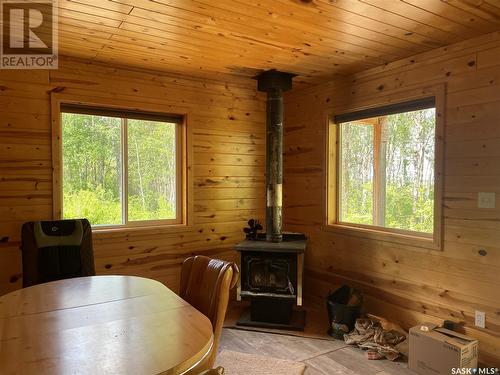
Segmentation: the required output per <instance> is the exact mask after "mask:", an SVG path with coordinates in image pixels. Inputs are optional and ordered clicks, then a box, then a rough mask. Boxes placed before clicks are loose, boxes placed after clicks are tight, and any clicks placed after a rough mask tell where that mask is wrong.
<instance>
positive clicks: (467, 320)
mask: <svg viewBox="0 0 500 375" xmlns="http://www.w3.org/2000/svg"><path fill="white" fill-rule="evenodd" d="M443 83H445V84H446V90H447V94H446V97H445V107H446V108H445V113H444V114H445V150H444V153H445V158H444V193H443V196H444V200H443V202H442V204H443V210H444V211H443V216H444V220H443V221H444V223H443V224H444V235H443V237H444V238H443V240H444V242H443V249H442V251H439V250H425V249H422V248H417V247H411V246H402V245H397V244H392V243H389V242H381V241H376V240H368V239H365V238H362V237H353V236H346V235H340V234H337V233H333V232H331V231H328V230H325V223H326V202H325V200H326V175H325V173H326V169H325V167H326V155H327V153H326V151H325V150H326V148H325V147H326V146H325V142H326V139H327V137H326V133H325V131H326V123H327V116H328V115H327V114H328V113H332V114H333V113H342V112H345V111H349V110H353V109H356V108H359V107H363V106H370V105H374V104H387V103H390V102H394V101H398V100H401V99H402V98H403V99H404V98H405V97H408V96H411V95H412V94H415V93H419V92H423V91H425V90H426V87H429V86H431V85H436V84H443ZM499 124H500V34H499V33H493V34H488V35H486V36H483V37H480V38H476V39H472V40H468V41H465V42H462V43H459V44H455V45H451V46H449V47H446V48H440V49H436V50H433V51H430V52H427V53H424V54H420V55H416V56H414V57H411V58H408V59H404V60H400V61H397V62H394V63H390V64H387V65H384V66H381V67H378V68H374V69H371V70H367V71H364V72H362V73H359V74H355V75H353V76H351V77H348V78H347V79H345V80H339V81H334V82H329V83H326V84H322V85H320V86H317V87H314V88H309V89H305V90H302V91H292V92H291V93H289V94H288V95H287V96H286V97H285V147H284V150H285V162H284V168H285V172H284V173H285V186H284V194H285V198H284V220H285V229H286V230H292V231H301V232H305V233H306V234H307V235H308V236H309V237H310V245H309V248H308V253H307V255H306V262H305V263H306V270H305V276H306V280H305V283H306V285H305V288H306V291H305V296H306V298H307V297H309V298H311V297H313V296H314V297H315V299H317V300H320V302H321V303H322V304H323V303H324V298H325V296H326V295H327V294H328V292H329V291H330V290H333V289H334V288H335V287H336V286H338V285H340V284H341V283H349V284H352V285H355V286H358V287H360V288H362V289H363V290H364V292H365V294H366V309H367V310H368V311H371V312H373V313H375V314H380V315H382V316H385V317H386V318H389V319H391V320H393V321H395V322H398V323H400V324H401V325H402V326H404V327H405V328H408V327H410V326H413V325H416V324H418V323H421V322H425V321H431V322H435V323H441V322H442V321H443V320H444V319H450V320H453V321H455V322H461V323H462V324H463V325H464V331H465V332H466V333H467V334H470V335H471V336H474V337H477V338H479V339H480V359H481V360H482V361H483V362H485V363H488V364H491V365H498V364H500V291H499V285H500V272H499V269H500V224H499V221H500V208H499V207H500V205H499V204H498V199H499V198H498V197H499V193H500V169H499V167H498V165H499V163H500V160H499V157H500V126H499ZM478 192H495V193H496V195H497V205H496V208H495V209H479V208H477V196H478ZM481 249H484V250H486V252H487V255H486V256H482V255H481V254H480V253H479V250H481ZM475 310H480V311H485V312H486V326H487V327H486V329H478V328H475V327H474V311H475Z"/></svg>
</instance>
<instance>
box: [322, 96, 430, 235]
mask: <svg viewBox="0 0 500 375" xmlns="http://www.w3.org/2000/svg"><path fill="white" fill-rule="evenodd" d="M435 107H436V104H435V98H434V97H432V98H425V99H421V100H416V101H412V102H405V103H399V104H395V105H390V106H385V107H380V108H375V109H369V110H363V111H358V112H354V113H348V114H344V115H339V116H336V117H335V118H334V121H333V123H331V124H330V129H329V132H330V146H329V147H330V153H329V155H330V160H329V163H330V168H329V171H330V172H329V189H330V192H329V194H328V196H329V200H334V201H333V202H329V203H330V204H329V212H328V216H329V218H328V219H329V224H332V225H338V226H344V227H352V228H357V229H361V230H362V229H368V230H375V231H377V232H379V233H380V232H390V233H395V234H399V235H405V234H406V235H409V236H417V237H424V238H433V236H434V234H435V233H434V232H435V231H436V228H437V224H436V223H437V218H436V213H438V212H439V208H438V207H437V206H438V205H436V203H435V202H436V171H435V167H436V165H437V163H436V139H437V137H436V131H437V126H436V125H437V121H436V108H435Z"/></svg>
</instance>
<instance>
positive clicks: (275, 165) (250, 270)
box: [236, 70, 307, 330]
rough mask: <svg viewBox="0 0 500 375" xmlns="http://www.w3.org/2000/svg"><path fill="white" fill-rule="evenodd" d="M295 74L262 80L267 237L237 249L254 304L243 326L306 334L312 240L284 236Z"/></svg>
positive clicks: (244, 288)
mask: <svg viewBox="0 0 500 375" xmlns="http://www.w3.org/2000/svg"><path fill="white" fill-rule="evenodd" d="M293 76H294V75H293V74H290V73H284V72H278V71H276V70H269V71H266V72H263V73H262V74H260V75H259V76H257V77H256V78H257V80H258V89H259V91H265V92H267V123H266V129H267V137H266V145H267V153H266V231H267V232H266V233H265V234H264V235H261V236H257V237H256V238H253V239H247V240H245V241H243V242H241V243H239V244H237V245H236V250H237V251H239V252H240V255H241V259H240V260H241V275H240V281H239V284H238V300H241V298H249V299H250V303H251V305H250V306H251V307H250V312H249V314H247V315H245V316H243V317H242V318H241V319H240V320H239V321H238V323H237V324H239V325H250V326H267V327H275V328H287V329H299V330H301V329H303V328H304V316H305V312H304V311H303V310H301V309H297V308H295V307H296V306H302V272H303V267H304V266H303V265H304V252H305V250H306V245H307V239H306V237H305V236H304V235H303V234H301V233H282V200H283V196H282V188H283V92H284V91H286V90H289V89H291V87H292V78H293Z"/></svg>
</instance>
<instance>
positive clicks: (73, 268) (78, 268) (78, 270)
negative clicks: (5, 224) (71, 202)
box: [21, 219, 95, 287]
mask: <svg viewBox="0 0 500 375" xmlns="http://www.w3.org/2000/svg"><path fill="white" fill-rule="evenodd" d="M21 241H22V242H21V250H22V258H23V287H28V286H31V285H36V284H41V283H46V282H49V281H54V280H60V279H68V278H72V277H81V276H94V275H95V266H94V252H93V248H92V228H91V226H90V223H89V222H88V220H87V219H78V220H59V221H35V222H29V223H25V224H23V227H22V232H21Z"/></svg>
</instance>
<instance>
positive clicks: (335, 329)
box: [326, 285, 363, 338]
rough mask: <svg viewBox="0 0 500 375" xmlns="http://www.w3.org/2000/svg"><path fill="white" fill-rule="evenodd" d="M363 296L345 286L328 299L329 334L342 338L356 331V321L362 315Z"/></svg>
mask: <svg viewBox="0 0 500 375" xmlns="http://www.w3.org/2000/svg"><path fill="white" fill-rule="evenodd" d="M362 300H363V298H362V295H361V293H360V292H359V291H357V290H355V289H353V288H351V287H350V286H348V285H343V286H341V287H340V288H338V289H337V290H336V291H335V292H333V293H331V294H330V295H329V296H328V297H327V299H326V308H327V311H328V320H329V327H330V328H329V330H328V334H329V335H330V336H333V337H336V338H342V337H343V335H344V334H345V333H349V332H350V331H352V330H353V329H354V323H356V319H358V318H359V316H360V315H361V307H362Z"/></svg>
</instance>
